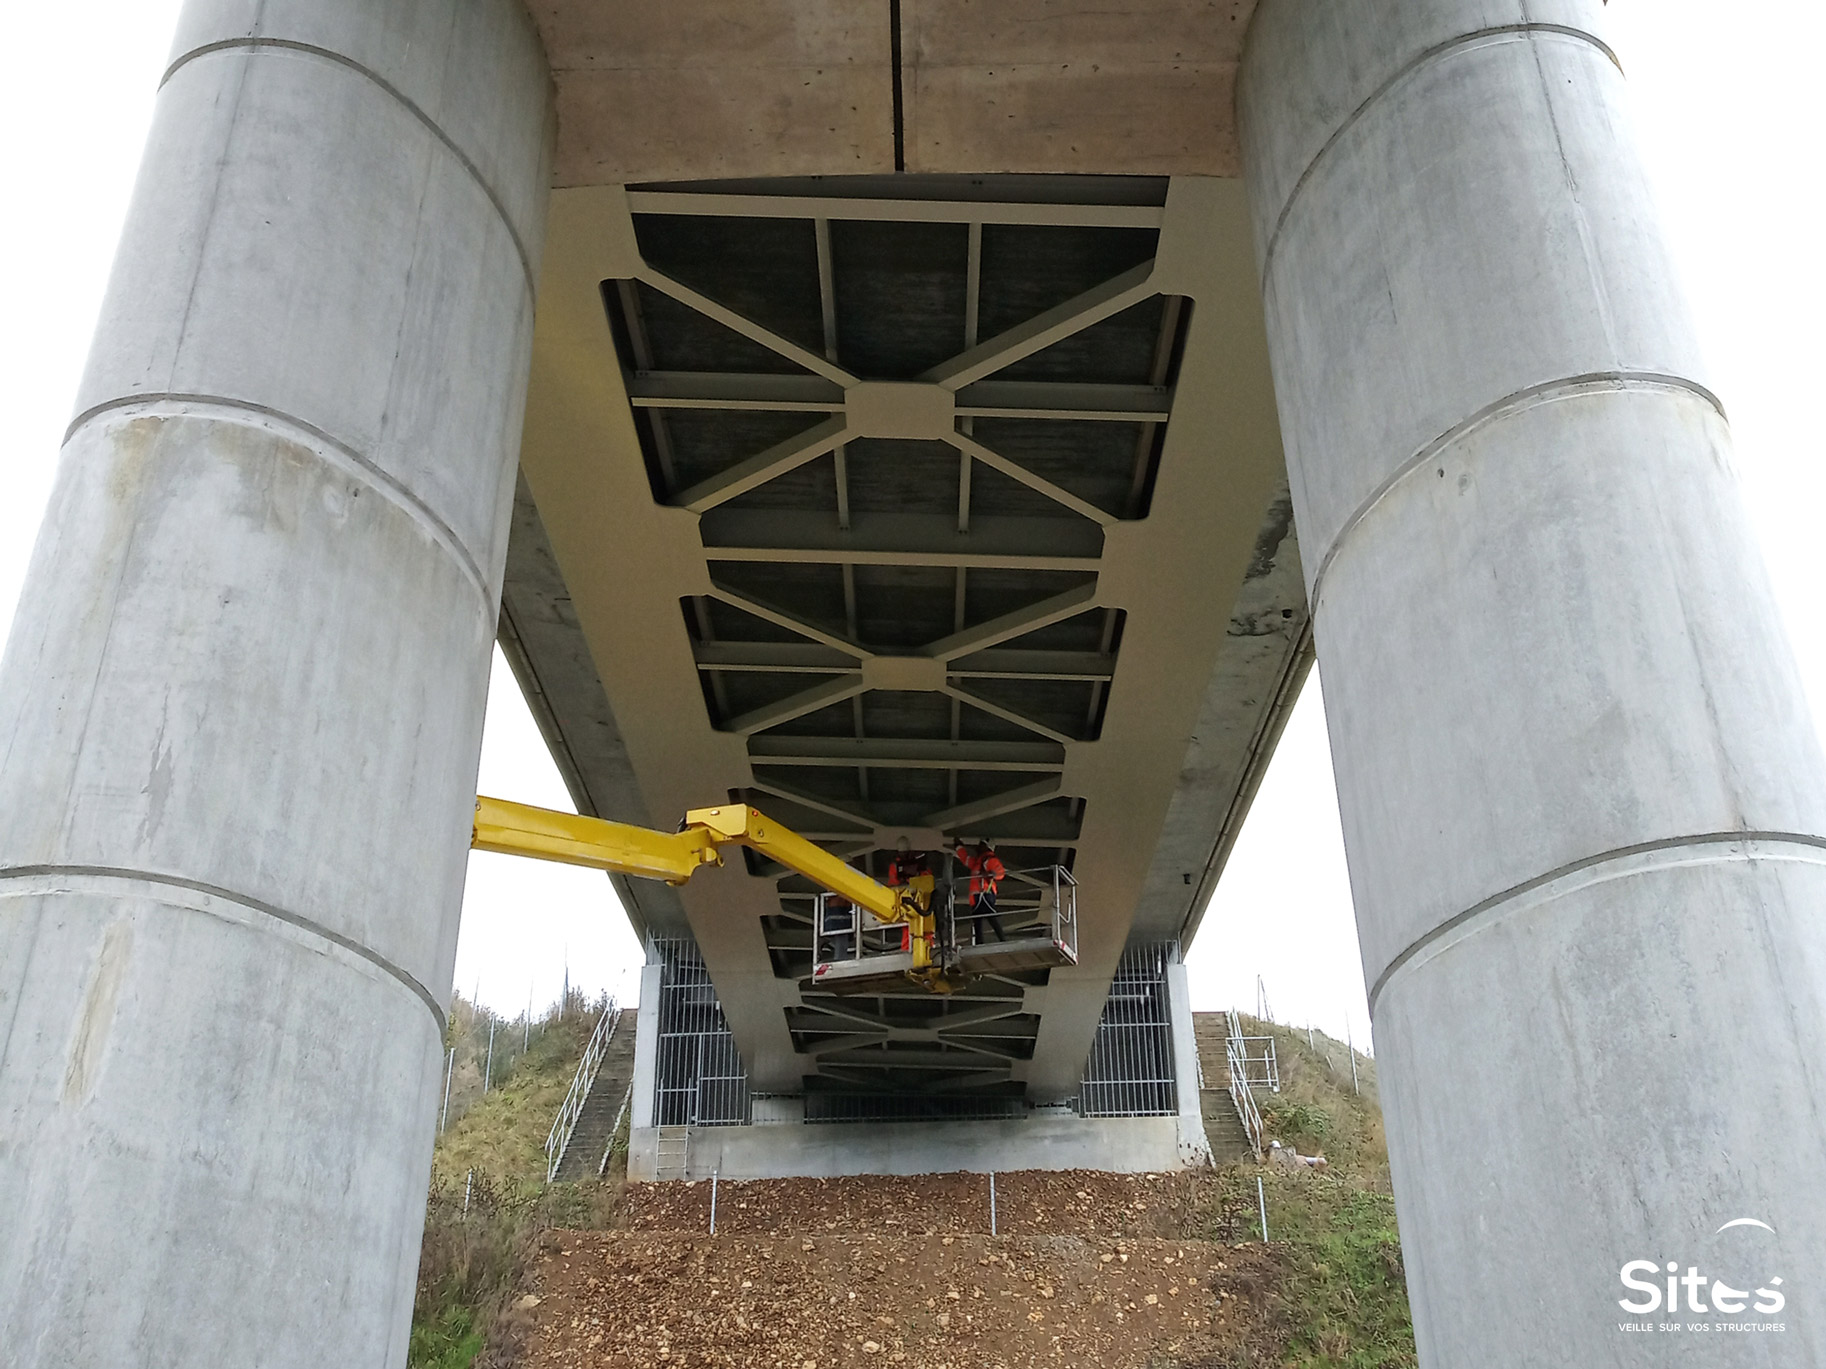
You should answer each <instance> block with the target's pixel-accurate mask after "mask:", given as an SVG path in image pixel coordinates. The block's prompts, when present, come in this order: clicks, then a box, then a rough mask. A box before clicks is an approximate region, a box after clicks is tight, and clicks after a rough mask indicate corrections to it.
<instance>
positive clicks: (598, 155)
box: [528, 0, 1256, 187]
mask: <svg viewBox="0 0 1826 1369" xmlns="http://www.w3.org/2000/svg"><path fill="white" fill-rule="evenodd" d="M1255 4H1256V0H1134V2H1133V3H1126V4H1122V5H1113V6H1107V7H1102V8H1096V7H1089V8H1086V7H1073V6H1062V5H1057V4H1053V3H1049V0H1002V2H1001V3H998V4H995V5H983V4H977V3H973V0H902V2H901V3H900V4H899V5H897V6H896V5H887V4H883V3H880V0H675V2H674V3H672V4H667V5H647V6H643V5H605V4H600V3H598V2H597V0H533V3H531V4H529V5H528V9H530V10H531V12H532V14H533V17H534V19H535V21H536V22H537V23H538V25H539V31H540V34H541V35H542V36H543V38H544V40H545V48H546V52H547V53H548V54H549V56H550V58H551V63H552V72H553V75H554V77H555V78H556V82H557V90H558V97H557V98H558V114H559V143H558V158H557V168H556V181H555V183H556V184H557V185H558V186H560V187H571V186H584V185H616V184H621V183H624V182H626V183H632V182H638V181H652V180H687V179H708V178H720V177H726V176H811V175H817V176H843V175H866V174H871V173H878V172H892V171H910V172H921V173H961V174H965V175H981V174H984V173H994V172H1023V173H1051V174H1060V173H1064V174H1099V175H1130V176H1134V175H1145V176H1167V175H1181V176H1184V175H1192V176H1235V175H1236V174H1237V170H1238V164H1239V158H1238V153H1237V141H1236V126H1235V120H1234V118H1233V117H1232V110H1233V109H1234V100H1233V90H1234V85H1235V80H1236V69H1237V61H1238V57H1239V55H1240V54H1241V52H1242V46H1243V36H1244V33H1245V32H1246V30H1247V29H1248V25H1249V16H1250V14H1251V13H1252V12H1253V11H1254V9H1255ZM896 19H898V21H899V23H898V28H896V25H895V20H896Z"/></svg>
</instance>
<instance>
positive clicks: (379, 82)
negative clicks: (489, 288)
mask: <svg viewBox="0 0 1826 1369" xmlns="http://www.w3.org/2000/svg"><path fill="white" fill-rule="evenodd" d="M263 50H264V51H277V52H296V53H302V54H303V55H305V56H307V57H318V58H321V59H323V60H324V61H326V62H334V63H335V64H336V65H337V66H342V67H347V68H348V69H349V70H350V71H352V72H354V73H355V74H356V75H358V76H360V77H362V78H364V79H365V80H368V81H371V82H372V83H373V84H374V85H376V86H378V87H379V88H380V89H381V90H382V91H384V92H386V94H387V95H388V96H389V97H391V98H392V99H393V100H394V101H395V102H396V103H398V104H399V106H400V107H401V108H402V109H404V110H405V111H406V112H407V113H408V114H410V115H411V116H412V117H413V118H415V119H417V120H418V121H419V122H420V123H421V124H423V125H424V126H425V127H426V128H427V129H429V130H430V131H431V135H432V136H433V137H434V138H436V139H437V140H438V141H439V142H440V143H442V144H443V145H444V148H445V150H446V151H448V152H449V153H450V155H451V156H452V157H455V158H456V160H457V164H458V165H460V166H461V167H462V168H463V170H464V171H465V172H467V173H468V175H469V178H470V179H471V180H473V181H474V182H475V183H476V186H477V187H478V188H479V189H480V190H481V192H482V193H483V194H484V195H485V196H487V197H488V202H489V203H490V204H491V205H493V206H494V210H495V213H496V214H497V215H498V216H499V217H500V220H501V225H502V227H504V228H505V229H506V230H507V236H508V237H509V238H510V239H512V241H513V244H514V254H515V255H516V256H518V257H519V258H520V273H521V274H522V275H523V276H525V277H526V293H527V295H528V296H529V297H530V296H532V295H536V294H537V293H538V291H539V283H538V278H537V277H536V276H535V275H534V273H533V259H532V256H531V255H530V254H529V253H528V252H527V250H526V244H525V243H524V242H523V241H522V240H521V238H520V230H519V229H518V228H516V227H515V226H514V221H513V216H512V215H510V214H509V213H508V212H507V202H506V201H505V200H503V199H502V198H501V196H500V195H499V194H497V193H496V191H495V188H494V187H493V186H492V185H490V184H489V183H488V178H487V177H486V176H484V175H483V174H482V168H481V167H479V166H477V165H476V164H475V162H474V161H472V160H471V159H470V157H469V154H468V153H466V152H464V151H463V149H462V148H460V147H458V146H457V145H456V143H455V142H453V141H452V140H451V137H450V135H449V134H448V133H446V132H444V130H443V129H442V128H440V127H438V124H437V121H436V120H434V119H433V118H432V117H431V116H430V115H429V114H427V113H425V111H424V110H422V109H420V108H419V107H418V105H416V104H415V103H413V101H412V100H411V98H410V97H408V96H407V94H406V93H405V92H404V91H403V90H401V89H400V88H399V87H398V86H396V85H394V84H393V83H392V82H391V81H389V80H387V79H386V77H384V76H382V75H380V74H379V73H378V72H375V71H372V70H370V69H369V68H367V67H365V66H363V65H362V64H361V63H360V62H357V61H356V60H354V58H352V57H348V56H345V55H344V54H342V53H340V52H336V51H333V50H332V49H330V48H323V47H318V46H317V45H316V44H315V43H300V42H296V41H294V40H293V39H290V38H257V37H253V36H249V37H245V38H224V39H223V40H222V41H220V42H217V43H205V44H203V46H201V47H198V48H192V49H191V50H190V51H189V52H186V53H184V54H183V55H182V56H180V57H178V58H177V59H176V60H175V61H173V62H172V64H171V65H170V66H168V67H166V68H165V74H164V75H163V76H161V77H159V87H160V88H161V89H163V88H164V85H165V83H166V82H167V81H169V80H170V79H171V78H172V77H173V76H175V75H176V74H177V73H178V72H179V71H180V70H181V69H183V68H184V67H186V66H188V65H189V64H190V63H192V62H194V61H196V60H197V58H199V57H208V56H212V55H214V54H215V53H219V52H248V53H254V52H260V51H263Z"/></svg>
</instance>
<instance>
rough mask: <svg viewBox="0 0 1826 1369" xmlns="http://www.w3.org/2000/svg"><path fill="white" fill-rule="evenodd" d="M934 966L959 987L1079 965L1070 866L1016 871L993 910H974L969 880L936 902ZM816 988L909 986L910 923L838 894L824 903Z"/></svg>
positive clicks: (951, 885) (942, 891)
mask: <svg viewBox="0 0 1826 1369" xmlns="http://www.w3.org/2000/svg"><path fill="white" fill-rule="evenodd" d="M932 911H933V915H934V917H933V933H932V935H933V937H934V939H935V941H936V945H935V946H934V947H933V950H932V955H931V960H932V961H933V962H936V963H937V964H939V965H941V966H942V967H943V968H944V971H945V972H946V974H947V976H948V977H950V978H953V979H955V980H956V981H958V982H960V983H961V982H962V981H963V980H966V979H970V978H973V977H975V976H978V975H986V974H1009V973H1013V972H1015V971H1019V970H1039V969H1050V968H1052V967H1053V966H1055V965H1075V964H1077V963H1078V884H1077V881H1076V880H1074V879H1073V878H1072V875H1071V871H1069V870H1067V869H1066V868H1065V867H1064V866H1063V865H1043V866H1039V867H1037V868H1035V869H1030V870H1011V871H1009V873H1008V875H1007V876H1006V877H1005V878H1004V879H1003V880H1002V883H1001V888H1000V890H999V891H998V895H997V899H996V903H995V907H994V911H993V912H991V911H989V910H988V908H987V907H980V908H978V907H973V906H972V903H971V899H970V893H969V881H968V879H957V880H948V881H945V882H943V883H941V884H940V885H939V886H938V887H937V889H935V890H934V892H933V895H932ZM813 930H814V937H813V945H814V947H815V948H816V949H815V951H814V961H813V965H812V982H813V983H814V984H815V985H817V986H818V987H820V988H825V989H829V990H830V991H832V992H835V993H880V992H883V991H884V990H889V989H894V988H903V987H905V984H906V981H907V980H908V978H910V977H912V975H913V972H914V969H915V960H916V957H915V954H914V947H913V938H914V935H915V934H914V931H913V927H912V924H911V923H910V922H906V921H901V922H884V921H882V920H880V919H878V918H877V917H875V916H874V915H873V914H872V913H870V912H868V911H867V910H866V909H863V908H859V907H857V906H856V905H855V904H853V903H851V902H849V901H848V900H847V899H845V898H843V897H842V896H841V895H838V894H829V893H827V894H821V895H820V896H819V897H818V900H817V905H816V912H815V915H814V923H813Z"/></svg>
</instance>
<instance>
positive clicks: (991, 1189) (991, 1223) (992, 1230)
mask: <svg viewBox="0 0 1826 1369" xmlns="http://www.w3.org/2000/svg"><path fill="white" fill-rule="evenodd" d="M989 1234H990V1235H991V1236H993V1235H995V1234H996V1233H995V1171H994V1170H993V1169H992V1170H990V1171H989Z"/></svg>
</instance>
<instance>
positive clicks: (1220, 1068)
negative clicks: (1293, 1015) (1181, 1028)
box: [1192, 1012, 1249, 1165]
mask: <svg viewBox="0 0 1826 1369" xmlns="http://www.w3.org/2000/svg"><path fill="white" fill-rule="evenodd" d="M1192 1035H1193V1038H1194V1039H1195V1040H1196V1041H1197V1042H1198V1063H1199V1067H1200V1068H1201V1069H1202V1070H1203V1071H1204V1082H1205V1086H1204V1087H1203V1088H1202V1089H1200V1090H1199V1093H1198V1101H1199V1110H1200V1111H1201V1112H1202V1113H1203V1114H1204V1119H1205V1139H1206V1140H1208V1141H1209V1142H1210V1143H1211V1158H1212V1159H1213V1160H1215V1161H1217V1163H1218V1164H1220V1165H1221V1164H1227V1163H1229V1162H1230V1161H1232V1160H1243V1159H1248V1158H1249V1133H1248V1132H1246V1131H1244V1130H1243V1119H1242V1118H1240V1117H1238V1116H1237V1115H1236V1106H1235V1105H1234V1104H1233V1103H1232V1102H1231V1101H1230V1090H1229V1087H1228V1080H1229V1078H1230V1070H1229V1066H1228V1065H1227V1064H1226V1063H1225V1057H1224V1047H1225V1043H1226V1042H1227V1041H1228V1040H1229V1037H1230V1028H1229V1024H1228V1022H1227V1021H1226V1020H1225V1017H1224V1014H1223V1013H1221V1012H1196V1013H1193V1014H1192Z"/></svg>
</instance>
